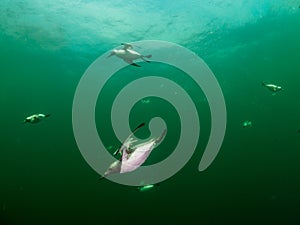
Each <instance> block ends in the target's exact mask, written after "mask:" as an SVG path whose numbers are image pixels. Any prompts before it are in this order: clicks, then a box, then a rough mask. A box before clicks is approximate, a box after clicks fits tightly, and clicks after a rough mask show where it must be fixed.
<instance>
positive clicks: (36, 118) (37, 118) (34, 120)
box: [23, 113, 50, 123]
mask: <svg viewBox="0 0 300 225" xmlns="http://www.w3.org/2000/svg"><path fill="white" fill-rule="evenodd" d="M49 116H50V114H42V113H40V114H33V115H31V116H28V117H26V118H25V119H24V120H23V123H39V122H41V121H42V120H43V119H44V118H46V117H49Z"/></svg>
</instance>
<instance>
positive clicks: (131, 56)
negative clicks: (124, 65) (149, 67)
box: [116, 50, 141, 60]
mask: <svg viewBox="0 0 300 225" xmlns="http://www.w3.org/2000/svg"><path fill="white" fill-rule="evenodd" d="M116 55H117V56H118V57H119V58H121V59H125V60H136V59H139V58H140V57H141V55H140V54H139V53H137V52H135V51H130V50H127V51H124V50H120V51H119V52H118V53H117V54H116Z"/></svg>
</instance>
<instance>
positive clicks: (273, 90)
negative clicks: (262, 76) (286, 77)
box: [262, 83, 284, 95]
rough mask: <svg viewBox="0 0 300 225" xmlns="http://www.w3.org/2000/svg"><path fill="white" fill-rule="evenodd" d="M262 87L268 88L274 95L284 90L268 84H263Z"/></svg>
mask: <svg viewBox="0 0 300 225" xmlns="http://www.w3.org/2000/svg"><path fill="white" fill-rule="evenodd" d="M262 85H263V86H264V87H266V88H267V89H269V90H270V91H272V92H273V95H275V94H276V93H277V92H279V91H283V90H284V89H283V88H282V87H280V86H277V85H275V84H266V83H262Z"/></svg>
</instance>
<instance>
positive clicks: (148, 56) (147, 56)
mask: <svg viewBox="0 0 300 225" xmlns="http://www.w3.org/2000/svg"><path fill="white" fill-rule="evenodd" d="M144 57H146V58H148V59H150V58H151V57H152V55H145V56H144Z"/></svg>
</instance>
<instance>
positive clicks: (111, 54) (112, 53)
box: [106, 52, 116, 58]
mask: <svg viewBox="0 0 300 225" xmlns="http://www.w3.org/2000/svg"><path fill="white" fill-rule="evenodd" d="M115 54H116V53H115V52H111V53H110V54H109V55H108V56H107V57H106V58H109V57H111V56H113V55H115Z"/></svg>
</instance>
